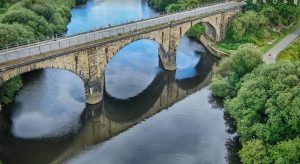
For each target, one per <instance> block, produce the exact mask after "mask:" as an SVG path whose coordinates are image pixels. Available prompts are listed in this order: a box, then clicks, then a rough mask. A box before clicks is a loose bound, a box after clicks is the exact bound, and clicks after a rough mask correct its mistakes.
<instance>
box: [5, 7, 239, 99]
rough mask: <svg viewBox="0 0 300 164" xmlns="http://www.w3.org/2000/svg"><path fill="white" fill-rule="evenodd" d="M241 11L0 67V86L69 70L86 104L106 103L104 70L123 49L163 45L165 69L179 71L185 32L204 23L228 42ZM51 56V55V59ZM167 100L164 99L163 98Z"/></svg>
mask: <svg viewBox="0 0 300 164" xmlns="http://www.w3.org/2000/svg"><path fill="white" fill-rule="evenodd" d="M239 11H240V10H239V9H236V10H232V11H228V12H225V13H221V14H216V15H212V16H208V17H206V18H191V19H187V20H185V21H181V22H170V23H169V24H165V25H161V26H158V27H155V28H152V29H144V30H141V31H136V32H135V33H128V34H123V35H120V36H118V37H115V38H110V39H105V40H98V41H94V42H91V43H87V44H86V45H85V44H84V45H83V46H82V45H81V46H80V45H76V46H74V47H72V48H66V49H61V50H58V51H55V52H53V53H52V54H51V52H50V53H49V55H48V54H42V55H40V56H37V57H36V58H34V59H28V60H26V61H25V60H24V61H23V60H19V61H14V62H12V63H13V64H12V63H5V64H2V66H0V85H1V84H3V83H4V82H5V81H7V80H9V79H11V78H13V77H15V76H17V75H19V74H23V73H26V72H30V71H33V70H37V69H45V68H58V69H64V70H68V71H70V72H73V73H74V74H76V75H78V76H79V77H80V78H81V79H82V80H83V81H84V84H85V91H86V102H87V103H90V104H95V103H98V102H100V101H101V100H102V95H103V86H104V80H103V77H104V70H105V67H106V65H107V63H109V61H110V60H111V59H112V58H113V56H114V55H115V54H116V53H117V52H119V51H120V50H121V49H122V48H123V47H125V46H127V45H128V44H130V43H132V42H134V41H137V40H141V39H150V40H154V41H156V42H157V43H159V45H160V48H159V58H160V63H161V66H162V67H163V68H164V69H166V70H170V71H172V70H175V69H176V48H177V45H178V43H179V41H180V39H181V38H182V36H184V35H185V33H186V32H187V31H188V30H189V29H190V28H191V27H192V26H193V25H195V24H197V23H199V22H204V24H205V25H206V30H207V31H206V33H207V34H208V36H210V37H211V38H212V39H213V40H214V41H220V40H222V39H224V37H225V33H226V30H227V29H228V24H229V21H230V20H231V18H232V17H233V16H234V15H235V14H236V13H238V12H239ZM47 55H48V56H47ZM163 99H164V98H163Z"/></svg>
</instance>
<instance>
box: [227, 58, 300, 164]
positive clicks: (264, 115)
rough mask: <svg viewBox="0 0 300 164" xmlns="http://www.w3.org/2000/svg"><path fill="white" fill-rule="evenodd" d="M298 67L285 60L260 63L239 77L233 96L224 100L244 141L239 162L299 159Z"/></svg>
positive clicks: (299, 93)
mask: <svg viewBox="0 0 300 164" xmlns="http://www.w3.org/2000/svg"><path fill="white" fill-rule="evenodd" d="M299 68H300V64H292V63H290V62H288V61H284V62H280V63H277V64H272V65H262V66H260V67H258V68H257V69H255V70H254V71H253V72H252V73H250V74H248V75H246V76H245V77H244V78H243V80H242V81H244V82H243V83H242V85H241V88H240V90H239V92H238V95H237V96H236V97H235V98H233V99H228V100H226V102H225V109H226V110H227V111H228V112H229V113H230V114H231V116H232V117H233V118H234V119H235V120H236V122H237V129H238V130H237V131H238V134H239V136H240V140H241V142H242V143H243V144H244V147H243V149H242V151H241V157H242V160H243V162H245V163H251V162H255V161H259V162H256V163H274V162H275V161H276V162H278V161H281V162H282V161H291V162H292V161H297V162H295V163H298V162H300V156H299V153H298V152H299V151H300V147H299V144H300V143H299V139H297V138H298V137H299V136H300V122H299V120H300V84H299V82H300V69H299ZM253 139H255V141H253ZM295 139H296V140H295ZM293 140H294V141H293ZM292 143H293V144H295V145H293V144H292ZM293 151H296V152H293ZM255 152H256V153H255ZM287 152H289V153H291V154H289V153H287ZM285 154H286V155H285ZM288 154H289V155H288ZM287 163H290V162H287ZM292 163H293V162H292Z"/></svg>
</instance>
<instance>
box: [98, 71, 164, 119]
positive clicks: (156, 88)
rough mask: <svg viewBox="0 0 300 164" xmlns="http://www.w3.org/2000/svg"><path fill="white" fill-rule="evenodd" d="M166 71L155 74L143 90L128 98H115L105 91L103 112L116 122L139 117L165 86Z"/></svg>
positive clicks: (150, 105)
mask: <svg viewBox="0 0 300 164" xmlns="http://www.w3.org/2000/svg"><path fill="white" fill-rule="evenodd" d="M167 73H169V72H162V73H160V74H159V75H157V76H156V77H155V79H154V80H153V81H152V82H151V84H150V85H149V86H148V87H147V88H146V89H145V90H143V91H142V92H141V93H139V94H138V95H136V96H134V97H131V98H130V99H128V100H118V99H115V98H113V97H111V96H110V95H109V94H107V93H106V92H105V93H106V94H105V98H104V102H103V113H104V114H105V116H106V117H107V118H108V119H109V120H113V121H116V122H126V121H131V120H134V119H136V118H139V117H140V116H141V115H143V114H144V113H146V112H147V111H148V110H149V109H150V108H151V107H152V105H153V104H154V103H155V102H156V101H157V99H158V97H159V96H160V95H161V93H162V91H163V88H164V86H165V82H164V76H165V74H167Z"/></svg>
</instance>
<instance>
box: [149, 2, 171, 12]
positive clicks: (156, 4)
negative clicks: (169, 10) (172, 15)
mask: <svg viewBox="0 0 300 164" xmlns="http://www.w3.org/2000/svg"><path fill="white" fill-rule="evenodd" d="M176 2H177V0H149V1H148V3H149V5H150V6H151V7H153V8H154V9H155V10H157V11H165V9H166V7H167V6H168V5H169V4H172V3H176Z"/></svg>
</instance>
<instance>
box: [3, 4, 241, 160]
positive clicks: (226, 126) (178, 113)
mask: <svg viewBox="0 0 300 164" xmlns="http://www.w3.org/2000/svg"><path fill="white" fill-rule="evenodd" d="M72 15H73V16H72V19H71V22H70V24H69V25H68V32H67V34H74V33H78V32H81V31H86V30H87V29H92V28H94V27H95V26H97V27H99V26H102V25H103V26H107V25H109V24H115V23H121V22H125V21H127V20H132V19H140V18H149V17H152V16H154V15H156V13H155V12H154V11H153V10H152V9H151V8H150V7H149V6H148V5H147V2H146V1H144V0H126V1H124V0H94V1H93V0H89V1H88V2H87V4H86V5H82V6H78V7H76V8H74V9H73V11H72ZM158 47H159V45H158V44H157V43H156V42H154V41H151V40H140V41H136V42H134V43H132V44H129V45H128V46H126V47H125V48H123V49H122V50H121V51H120V52H118V53H117V55H116V56H114V57H113V58H112V60H111V61H110V63H109V64H108V65H107V67H106V70H105V95H104V100H103V102H102V103H100V104H97V105H93V106H89V105H86V104H85V97H84V84H83V82H82V80H81V79H80V78H79V77H77V76H76V75H74V74H72V73H70V72H68V71H64V70H58V69H45V70H37V71H33V72H30V73H26V74H24V75H22V78H23V80H24V87H23V89H22V90H21V91H20V92H19V93H18V95H17V97H16V99H15V101H14V103H12V104H11V105H10V106H9V107H8V110H7V112H5V113H4V115H5V116H4V118H6V119H5V120H6V121H4V122H3V123H2V129H3V131H2V133H1V134H0V160H1V161H3V162H4V163H16V164H19V163H22V164H44V163H71V164H72V163H74V164H77V163H78V164H90V163H92V164H94V163H95V164H99V163H100V164H102V163H103V164H144V163H145V164H148V163H149V164H152V163H155V164H156V163H159V164H160V163H161V164H176V163H180V164H190V163H191V164H199V163H200V164H202V163H203V164H222V163H239V162H238V161H239V158H238V156H237V155H236V153H237V151H238V149H239V144H238V139H237V137H236V136H235V134H234V129H233V127H232V126H231V125H232V124H233V123H232V120H231V119H230V118H229V117H228V115H227V114H226V113H224V112H223V107H222V101H220V100H218V99H215V98H214V97H212V96H211V93H210V91H209V90H208V89H207V85H208V84H209V82H210V79H211V76H212V72H213V69H214V67H215V66H216V62H217V60H216V59H215V58H214V57H213V56H212V55H211V54H209V53H208V52H207V51H206V50H205V48H203V46H202V45H201V44H200V43H198V42H195V41H192V40H190V39H188V38H187V37H183V38H182V39H181V41H180V44H179V46H178V48H177V56H176V57H177V59H176V62H177V68H178V69H177V70H176V71H173V72H169V71H164V70H163V69H162V68H160V66H159V57H158Z"/></svg>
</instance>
